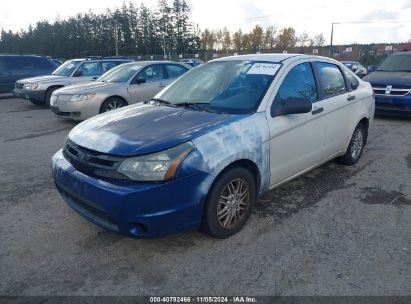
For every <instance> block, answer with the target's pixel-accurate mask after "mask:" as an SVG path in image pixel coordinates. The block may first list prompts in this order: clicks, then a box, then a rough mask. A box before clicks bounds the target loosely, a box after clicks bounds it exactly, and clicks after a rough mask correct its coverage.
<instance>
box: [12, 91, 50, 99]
mask: <svg viewBox="0 0 411 304" xmlns="http://www.w3.org/2000/svg"><path fill="white" fill-rule="evenodd" d="M13 95H14V96H15V97H17V98H22V99H28V100H36V101H43V102H44V99H45V96H46V91H45V90H35V91H34V90H23V89H14V90H13Z"/></svg>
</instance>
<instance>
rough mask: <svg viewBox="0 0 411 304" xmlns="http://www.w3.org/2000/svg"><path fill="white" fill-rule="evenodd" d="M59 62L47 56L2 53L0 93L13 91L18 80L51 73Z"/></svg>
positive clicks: (0, 56)
mask: <svg viewBox="0 0 411 304" xmlns="http://www.w3.org/2000/svg"><path fill="white" fill-rule="evenodd" d="M56 68H57V64H56V63H55V62H53V61H52V60H51V59H50V58H48V57H46V56H38V55H1V54H0V94H3V93H11V92H12V91H13V89H14V85H15V83H16V81H17V80H19V79H22V78H27V77H33V76H38V75H48V74H51V72H53V71H54V70H55V69H56Z"/></svg>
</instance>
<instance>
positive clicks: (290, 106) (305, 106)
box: [271, 97, 313, 117]
mask: <svg viewBox="0 0 411 304" xmlns="http://www.w3.org/2000/svg"><path fill="white" fill-rule="evenodd" d="M274 102H275V101H274ZM312 109H313V106H312V103H311V101H310V100H309V99H307V98H303V97H289V98H287V99H286V100H285V101H282V102H281V103H280V104H278V106H277V107H272V110H271V116H273V117H274V116H282V115H288V114H303V113H309V112H311V111H312Z"/></svg>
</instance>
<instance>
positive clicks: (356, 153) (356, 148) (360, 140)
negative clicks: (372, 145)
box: [337, 123, 367, 166]
mask: <svg viewBox="0 0 411 304" xmlns="http://www.w3.org/2000/svg"><path fill="white" fill-rule="evenodd" d="M366 141H367V131H366V129H365V126H364V124H362V123H359V124H358V125H357V127H356V128H355V130H354V133H353V135H352V137H351V140H350V144H349V145H348V148H347V151H346V152H345V154H344V155H343V156H340V157H338V158H337V162H338V163H340V164H343V165H347V166H352V165H355V164H356V163H357V162H358V161H359V159H360V158H361V155H362V153H363V151H364V146H365V143H366Z"/></svg>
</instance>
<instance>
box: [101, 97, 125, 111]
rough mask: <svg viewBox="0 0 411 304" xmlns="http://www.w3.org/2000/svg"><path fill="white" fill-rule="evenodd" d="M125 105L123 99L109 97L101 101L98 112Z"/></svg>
mask: <svg viewBox="0 0 411 304" xmlns="http://www.w3.org/2000/svg"><path fill="white" fill-rule="evenodd" d="M126 105H127V103H126V102H125V101H124V100H123V99H121V98H118V97H110V98H108V99H107V100H106V101H105V102H103V104H102V106H101V109H100V113H104V112H108V111H111V110H115V109H118V108H122V107H125V106H126Z"/></svg>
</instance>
